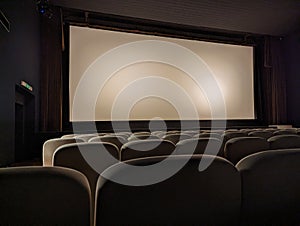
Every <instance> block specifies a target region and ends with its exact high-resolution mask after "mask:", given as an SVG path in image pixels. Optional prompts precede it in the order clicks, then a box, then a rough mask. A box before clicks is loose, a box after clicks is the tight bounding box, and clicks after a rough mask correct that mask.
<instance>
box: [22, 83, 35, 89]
mask: <svg viewBox="0 0 300 226" xmlns="http://www.w3.org/2000/svg"><path fill="white" fill-rule="evenodd" d="M21 86H23V87H25V88H26V89H28V90H30V91H33V88H32V86H31V85H29V84H28V83H27V82H25V81H21Z"/></svg>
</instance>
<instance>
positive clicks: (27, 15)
mask: <svg viewBox="0 0 300 226" xmlns="http://www.w3.org/2000/svg"><path fill="white" fill-rule="evenodd" d="M0 9H1V11H2V12H3V13H4V14H5V16H6V17H7V18H8V20H9V21H10V26H11V30H10V32H7V31H6V30H5V29H4V28H3V27H2V26H1V27H0V75H1V83H0V105H1V110H0V166H5V165H8V164H10V163H12V162H14V159H15V158H14V157H15V154H14V135H15V86H16V84H20V81H21V80H25V81H26V82H28V83H29V84H31V85H32V86H33V94H34V96H35V129H37V126H38V115H39V112H38V109H39V107H38V104H39V68H40V22H39V14H38V12H37V10H36V5H35V0H1V2H0Z"/></svg>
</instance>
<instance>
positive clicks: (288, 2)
mask: <svg viewBox="0 0 300 226" xmlns="http://www.w3.org/2000/svg"><path fill="white" fill-rule="evenodd" d="M50 2H51V3H52V4H54V5H58V6H63V7H67V8H74V9H82V10H84V11H93V12H101V13H107V14H114V15H121V16H130V17H135V18H142V19H151V20H157V21H163V22H171V23H177V24H184V25H192V26H198V27H207V28H216V29H223V30H229V31H241V32H249V33H254V34H269V35H275V36H284V35H288V34H290V33H293V32H295V31H300V0H260V1H257V0H252V1H246V0H160V1H159V0H50Z"/></svg>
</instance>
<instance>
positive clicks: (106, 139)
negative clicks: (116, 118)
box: [89, 135, 127, 150]
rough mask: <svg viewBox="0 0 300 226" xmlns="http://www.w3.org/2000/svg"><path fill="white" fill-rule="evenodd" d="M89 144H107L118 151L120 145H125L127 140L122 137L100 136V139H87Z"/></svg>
mask: <svg viewBox="0 0 300 226" xmlns="http://www.w3.org/2000/svg"><path fill="white" fill-rule="evenodd" d="M89 142H108V143H112V144H114V145H116V146H117V147H118V149H119V150H120V149H121V147H122V145H123V144H125V143H127V139H125V138H124V137H123V136H117V135H111V136H108V135H107V136H102V137H93V138H91V139H89Z"/></svg>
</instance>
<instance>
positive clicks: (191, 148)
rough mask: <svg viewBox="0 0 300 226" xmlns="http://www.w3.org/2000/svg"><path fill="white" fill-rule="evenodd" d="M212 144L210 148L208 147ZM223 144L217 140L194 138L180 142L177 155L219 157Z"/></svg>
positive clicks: (177, 146) (177, 145)
mask: <svg viewBox="0 0 300 226" xmlns="http://www.w3.org/2000/svg"><path fill="white" fill-rule="evenodd" d="M208 142H209V143H210V146H209V148H208V147H207V144H208ZM221 145H222V142H221V141H220V140H219V139H216V138H208V137H206V138H192V139H186V140H182V141H179V142H178V143H177V144H176V151H175V153H176V154H204V152H205V151H206V153H205V154H207V155H209V154H211V155H218V154H219V151H220V148H221Z"/></svg>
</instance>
